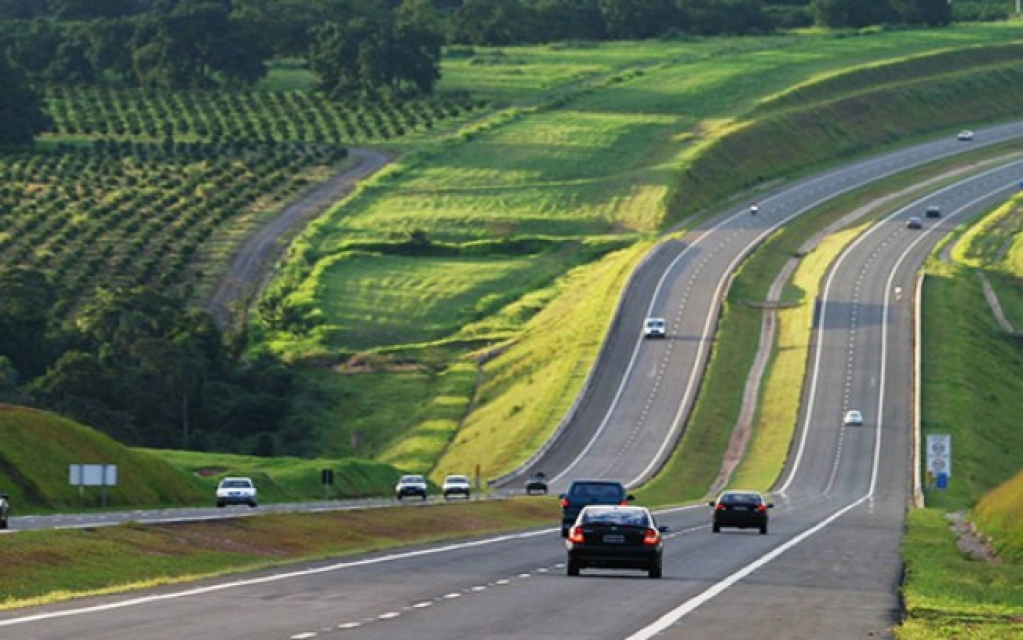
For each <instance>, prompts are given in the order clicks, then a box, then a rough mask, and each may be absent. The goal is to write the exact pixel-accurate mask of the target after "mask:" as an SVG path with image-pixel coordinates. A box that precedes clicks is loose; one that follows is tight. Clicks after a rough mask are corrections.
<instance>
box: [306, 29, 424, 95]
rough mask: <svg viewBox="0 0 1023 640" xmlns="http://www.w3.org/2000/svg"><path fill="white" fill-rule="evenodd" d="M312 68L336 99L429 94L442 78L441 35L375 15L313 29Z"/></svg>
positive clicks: (320, 82)
mask: <svg viewBox="0 0 1023 640" xmlns="http://www.w3.org/2000/svg"><path fill="white" fill-rule="evenodd" d="M312 37H313V44H312V47H311V48H310V52H309V55H308V62H309V67H310V69H312V70H313V72H314V73H316V74H317V75H318V76H319V82H318V88H319V89H320V90H321V91H323V92H324V93H326V94H327V95H329V96H331V97H333V98H342V97H345V96H347V95H350V94H362V95H367V94H368V95H374V94H378V93H390V94H392V95H397V96H407V95H416V94H429V93H431V92H432V91H433V88H434V85H435V84H436V82H437V80H438V79H439V78H440V53H441V52H440V48H441V42H442V40H441V35H440V34H439V33H435V32H433V31H430V30H429V29H426V28H423V27H420V26H418V25H415V24H411V23H409V22H407V21H400V20H398V19H396V17H395V15H394V14H391V13H386V12H372V13H367V14H364V15H359V16H356V17H354V18H352V19H350V20H347V21H345V22H335V21H331V22H327V23H324V24H322V25H319V26H317V27H315V28H313V30H312Z"/></svg>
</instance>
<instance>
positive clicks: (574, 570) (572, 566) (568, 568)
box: [565, 560, 579, 576]
mask: <svg viewBox="0 0 1023 640" xmlns="http://www.w3.org/2000/svg"><path fill="white" fill-rule="evenodd" d="M565 575H569V576H577V575H579V563H578V562H576V561H575V560H569V561H568V563H567V564H566V565H565Z"/></svg>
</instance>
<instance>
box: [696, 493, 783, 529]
mask: <svg viewBox="0 0 1023 640" xmlns="http://www.w3.org/2000/svg"><path fill="white" fill-rule="evenodd" d="M708 504H710V506H712V507H714V516H713V522H712V525H711V528H712V529H713V531H714V533H720V532H721V528H722V527H736V528H739V529H760V534H761V535H766V534H767V521H768V516H767V510H768V509H773V508H774V505H773V504H771V503H770V502H766V501H765V500H764V496H762V495H760V494H759V493H757V492H756V491H725V492H724V493H722V494H721V495H720V496H718V499H717V500H714V501H712V502H709V503H708Z"/></svg>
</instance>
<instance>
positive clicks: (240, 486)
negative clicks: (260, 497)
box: [217, 478, 259, 507]
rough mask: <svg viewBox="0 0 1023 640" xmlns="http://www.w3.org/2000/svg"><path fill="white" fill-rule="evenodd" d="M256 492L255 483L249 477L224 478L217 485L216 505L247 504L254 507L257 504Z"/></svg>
mask: <svg viewBox="0 0 1023 640" xmlns="http://www.w3.org/2000/svg"><path fill="white" fill-rule="evenodd" d="M256 493H257V492H256V485H255V484H254V483H253V482H252V479H251V478H224V479H223V480H221V481H220V484H219V485H217V506H218V507H226V506H227V505H229V504H247V505H249V506H250V507H255V506H257V505H258V504H259V503H258V502H257V501H256Z"/></svg>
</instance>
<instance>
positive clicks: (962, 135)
mask: <svg viewBox="0 0 1023 640" xmlns="http://www.w3.org/2000/svg"><path fill="white" fill-rule="evenodd" d="M956 139H957V140H962V141H963V142H968V141H970V140H973V132H972V131H970V130H969V129H963V130H962V131H960V132H959V133H957V134H956Z"/></svg>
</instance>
